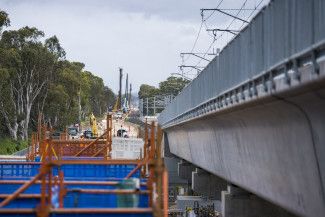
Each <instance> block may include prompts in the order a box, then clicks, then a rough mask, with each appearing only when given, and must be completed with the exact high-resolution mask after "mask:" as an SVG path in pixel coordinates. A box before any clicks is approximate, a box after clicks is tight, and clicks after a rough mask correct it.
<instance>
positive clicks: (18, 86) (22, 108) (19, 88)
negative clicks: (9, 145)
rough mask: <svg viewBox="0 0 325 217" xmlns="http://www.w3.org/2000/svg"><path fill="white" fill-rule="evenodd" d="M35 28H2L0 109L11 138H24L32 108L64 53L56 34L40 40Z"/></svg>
mask: <svg viewBox="0 0 325 217" xmlns="http://www.w3.org/2000/svg"><path fill="white" fill-rule="evenodd" d="M43 37H44V32H42V31H40V30H38V29H37V28H34V27H28V26H26V27H23V28H21V29H18V30H8V31H4V32H3V33H2V35H1V40H0V78H1V79H0V80H1V83H0V90H1V94H0V112H1V114H2V115H3V117H4V120H5V123H6V126H7V128H8V131H9V132H10V135H11V137H12V138H13V139H18V138H19V139H27V138H28V126H29V122H30V115H31V109H32V107H33V105H34V103H35V101H36V99H37V97H38V96H39V95H40V94H41V93H42V92H43V91H45V90H46V87H47V84H48V82H49V79H50V78H51V74H52V73H53V71H54V70H55V65H56V63H57V61H58V59H59V58H61V57H62V55H63V54H64V53H63V52H62V50H63V49H62V48H61V46H60V45H59V42H58V40H56V37H52V38H50V39H48V40H46V41H45V43H43V42H42V41H41V39H42V38H43Z"/></svg>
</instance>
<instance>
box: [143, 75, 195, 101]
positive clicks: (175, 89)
mask: <svg viewBox="0 0 325 217" xmlns="http://www.w3.org/2000/svg"><path fill="white" fill-rule="evenodd" d="M189 82H190V81H188V80H185V79H183V78H178V77H174V76H170V77H168V78H167V80H166V81H162V82H160V83H159V88H156V87H154V86H150V85H147V84H142V85H141V86H140V90H139V93H138V96H139V98H140V99H143V98H149V97H153V96H155V95H173V96H176V95H177V94H179V92H181V91H182V90H183V88H184V87H185V86H186V85H187V84H188V83H189Z"/></svg>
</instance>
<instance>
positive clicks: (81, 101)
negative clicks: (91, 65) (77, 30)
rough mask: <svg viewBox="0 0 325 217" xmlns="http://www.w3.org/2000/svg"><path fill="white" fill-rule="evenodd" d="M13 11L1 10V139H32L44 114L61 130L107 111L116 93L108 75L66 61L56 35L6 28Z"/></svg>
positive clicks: (26, 28)
mask: <svg viewBox="0 0 325 217" xmlns="http://www.w3.org/2000/svg"><path fill="white" fill-rule="evenodd" d="M9 25H10V20H9V17H8V14H7V13H6V12H4V11H0V33H1V34H0V93H1V94H0V137H4V135H7V134H8V135H9V136H10V137H11V138H12V139H15V140H17V139H22V140H25V139H27V138H28V134H29V132H30V131H31V130H35V126H36V125H37V124H36V120H37V117H38V114H39V113H42V114H43V121H44V122H46V123H48V124H49V125H50V126H53V127H55V128H61V129H63V128H64V127H65V126H67V125H69V124H73V123H77V122H79V121H81V120H82V119H85V118H86V117H87V116H88V115H89V114H90V113H92V112H94V114H95V115H98V116H100V115H103V114H104V112H106V111H107V107H108V105H112V104H114V101H115V95H114V93H113V92H112V90H111V89H110V88H109V87H106V86H105V85H104V82H103V79H101V78H100V77H97V76H95V75H94V74H93V73H91V72H89V71H85V70H84V67H85V65H84V64H83V63H80V62H70V61H68V60H66V59H65V56H66V52H65V50H64V49H63V48H62V47H61V44H60V42H59V39H58V38H57V37H56V36H52V37H50V38H47V39H44V36H45V34H44V32H43V31H41V30H39V29H37V28H35V27H28V26H26V27H22V28H20V29H18V30H6V31H2V29H3V28H5V27H7V26H9Z"/></svg>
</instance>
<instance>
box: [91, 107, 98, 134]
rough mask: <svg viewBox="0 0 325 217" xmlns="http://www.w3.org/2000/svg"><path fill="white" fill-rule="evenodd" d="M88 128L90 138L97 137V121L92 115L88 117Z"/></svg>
mask: <svg viewBox="0 0 325 217" xmlns="http://www.w3.org/2000/svg"><path fill="white" fill-rule="evenodd" d="M90 127H91V132H92V137H98V129H97V121H96V117H95V115H94V114H93V113H91V115H90Z"/></svg>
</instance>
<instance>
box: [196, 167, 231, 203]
mask: <svg viewBox="0 0 325 217" xmlns="http://www.w3.org/2000/svg"><path fill="white" fill-rule="evenodd" d="M226 188H227V183H226V182H225V181H224V180H223V179H220V178H219V177H217V176H215V175H213V174H211V173H208V172H206V171H204V170H202V169H199V168H196V170H195V171H193V172H192V190H193V191H194V192H197V193H200V194H202V195H205V196H207V197H209V198H210V199H213V200H220V199H221V192H222V191H223V190H225V189H226Z"/></svg>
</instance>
